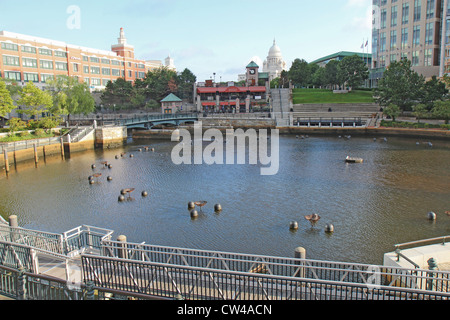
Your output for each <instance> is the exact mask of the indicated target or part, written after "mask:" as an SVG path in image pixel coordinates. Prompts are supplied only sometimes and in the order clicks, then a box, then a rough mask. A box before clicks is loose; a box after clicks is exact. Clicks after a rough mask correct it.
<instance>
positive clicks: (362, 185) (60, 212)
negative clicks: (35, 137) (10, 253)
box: [0, 136, 450, 264]
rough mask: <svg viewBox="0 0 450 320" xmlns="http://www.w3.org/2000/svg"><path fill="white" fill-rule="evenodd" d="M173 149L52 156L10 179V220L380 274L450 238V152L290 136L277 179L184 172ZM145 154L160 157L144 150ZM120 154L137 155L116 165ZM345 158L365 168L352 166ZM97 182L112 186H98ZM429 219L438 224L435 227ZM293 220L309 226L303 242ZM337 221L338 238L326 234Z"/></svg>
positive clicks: (253, 172) (4, 186)
mask: <svg viewBox="0 0 450 320" xmlns="http://www.w3.org/2000/svg"><path fill="white" fill-rule="evenodd" d="M174 145H175V143H173V142H169V141H136V142H132V143H130V144H128V145H127V146H125V147H123V148H119V149H114V150H104V151H98V150H97V151H88V152H83V153H77V154H73V155H72V156H71V157H70V159H67V160H65V161H63V160H61V157H58V156H54V157H47V159H45V162H44V161H41V162H40V163H39V165H38V167H37V168H36V167H35V166H34V163H33V162H32V161H31V162H27V163H20V164H18V165H17V168H16V169H12V171H11V172H10V173H9V175H8V176H6V175H2V176H1V177H0V212H1V214H2V216H3V217H5V218H7V216H8V215H11V214H16V215H18V217H19V224H20V225H22V226H25V227H29V228H36V229H41V230H46V231H50V232H63V231H66V230H69V229H71V228H73V227H76V226H78V225H82V224H87V225H93V226H98V227H104V228H109V229H113V230H115V231H116V234H115V236H117V235H119V234H124V235H126V236H127V238H128V240H129V241H132V242H142V241H145V242H146V243H151V244H159V245H169V246H175V247H192V248H200V249H211V250H221V251H233V252H243V253H255V254H268V255H277V256H289V257H293V255H294V249H295V248H296V247H298V246H302V247H304V248H306V254H307V257H308V258H311V259H324V260H337V261H348V262H364V263H376V264H379V263H382V254H383V253H384V252H386V251H391V250H392V249H393V245H394V244H396V243H400V242H406V241H412V240H417V239H421V238H429V237H436V236H442V235H447V234H449V231H450V218H448V217H446V216H445V214H444V211H446V210H449V207H450V203H449V199H450V197H449V195H450V188H449V187H450V183H449V181H450V179H449V178H450V163H449V161H448V159H449V155H450V145H449V144H448V143H447V142H443V141H433V147H432V148H430V147H428V146H427V145H426V144H423V143H421V144H420V145H416V143H415V141H414V140H409V139H394V138H390V139H389V140H388V142H387V143H386V142H384V141H382V139H377V141H373V139H371V138H356V137H352V138H351V139H339V138H338V137H310V138H308V139H296V138H295V137H289V136H286V137H281V138H280V168H279V172H278V174H277V175H275V176H261V175H260V174H259V173H260V170H259V166H258V165H211V166H209V165H174V164H173V163H172V162H171V158H170V155H171V151H172V148H173V146H174ZM142 146H151V147H154V148H155V151H154V152H151V151H141V152H139V151H138V150H137V149H138V148H139V147H142ZM121 152H127V155H128V156H124V157H119V159H115V156H116V155H118V154H120V153H121ZM129 154H133V157H132V158H131V157H129ZM347 155H350V156H358V157H362V158H364V162H363V163H362V164H346V163H345V162H344V159H345V157H346V156H347ZM101 161H108V162H109V163H111V165H112V168H108V167H105V166H101V165H100V162H101ZM93 163H96V164H97V168H95V169H92V168H91V165H92V164H93ZM94 172H97V173H102V176H101V177H100V178H99V179H97V180H98V181H97V183H95V184H92V185H91V184H89V181H88V177H89V176H90V175H92V174H93V173H94ZM107 176H111V177H112V180H111V181H107V179H106V178H107ZM124 188H135V191H134V194H133V195H132V196H133V197H134V201H124V202H118V196H119V195H120V190H122V189H124ZM143 190H145V191H147V192H148V196H147V197H142V196H141V191H143ZM200 200H206V201H208V203H207V205H206V206H205V207H203V214H202V215H201V216H199V217H198V218H197V219H191V218H190V215H189V211H188V210H187V204H188V202H189V201H200ZM216 203H220V204H221V205H222V208H223V210H222V212H220V213H215V212H214V204H216ZM429 211H434V212H436V213H437V214H438V219H437V221H435V222H434V223H430V222H429V221H428V220H427V219H426V214H427V212H429ZM312 213H318V214H320V216H321V219H320V221H319V222H318V223H317V224H316V225H315V226H314V227H312V226H311V225H310V223H309V222H308V221H306V220H305V219H304V216H305V215H309V214H312ZM290 221H298V222H299V228H298V230H296V231H295V232H292V231H290V230H289V223H290ZM327 223H331V224H333V225H334V229H335V231H334V233H333V234H327V233H325V232H324V228H325V225H326V224H327Z"/></svg>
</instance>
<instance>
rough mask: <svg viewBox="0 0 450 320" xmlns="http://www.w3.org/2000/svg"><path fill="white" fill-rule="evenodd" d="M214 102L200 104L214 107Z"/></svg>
mask: <svg viewBox="0 0 450 320" xmlns="http://www.w3.org/2000/svg"><path fill="white" fill-rule="evenodd" d="M215 105H216V103H215V102H202V106H215Z"/></svg>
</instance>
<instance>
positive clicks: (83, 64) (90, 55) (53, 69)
mask: <svg viewBox="0 0 450 320" xmlns="http://www.w3.org/2000/svg"><path fill="white" fill-rule="evenodd" d="M0 56H1V58H0V76H1V77H3V78H7V79H12V80H16V81H18V82H19V83H22V84H25V83H26V82H29V81H32V82H34V83H35V84H36V85H37V86H43V84H44V83H45V82H46V80H47V79H48V78H51V77H55V76H58V75H65V76H70V77H77V78H78V79H79V80H80V81H85V82H87V83H88V84H89V86H90V88H91V90H98V89H103V88H104V87H105V86H106V84H107V83H108V81H115V80H116V79H118V78H124V79H125V80H127V81H132V82H134V81H135V80H136V79H142V78H144V77H145V74H146V73H147V71H149V70H152V69H155V68H159V67H163V64H162V62H161V61H155V60H152V61H145V60H139V59H136V58H135V53H134V47H133V46H131V45H129V44H128V43H127V39H126V38H125V34H124V31H123V28H121V29H120V36H119V38H118V43H117V44H114V45H112V46H111V51H107V50H100V49H92V48H86V47H81V46H77V45H71V44H67V43H65V42H61V41H55V40H50V39H44V38H38V37H34V36H28V35H22V34H17V33H12V32H7V31H0ZM169 67H171V68H172V65H171V66H169Z"/></svg>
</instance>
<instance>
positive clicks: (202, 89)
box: [197, 86, 266, 94]
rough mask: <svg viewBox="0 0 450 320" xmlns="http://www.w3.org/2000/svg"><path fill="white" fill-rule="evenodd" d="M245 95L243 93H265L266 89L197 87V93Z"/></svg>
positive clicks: (260, 87) (261, 87)
mask: <svg viewBox="0 0 450 320" xmlns="http://www.w3.org/2000/svg"><path fill="white" fill-rule="evenodd" d="M216 92H219V93H243V92H244V93H245V92H252V93H254V92H261V93H264V92H266V87H263V86H255V87H216V88H215V87H199V88H197V93H199V94H200V93H216Z"/></svg>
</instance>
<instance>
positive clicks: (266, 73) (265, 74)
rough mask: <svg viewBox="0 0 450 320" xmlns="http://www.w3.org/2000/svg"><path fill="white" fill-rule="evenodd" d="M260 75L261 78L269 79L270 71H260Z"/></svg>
mask: <svg viewBox="0 0 450 320" xmlns="http://www.w3.org/2000/svg"><path fill="white" fill-rule="evenodd" d="M258 76H259V79H269V73H268V72H260V73H259V75H258Z"/></svg>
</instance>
